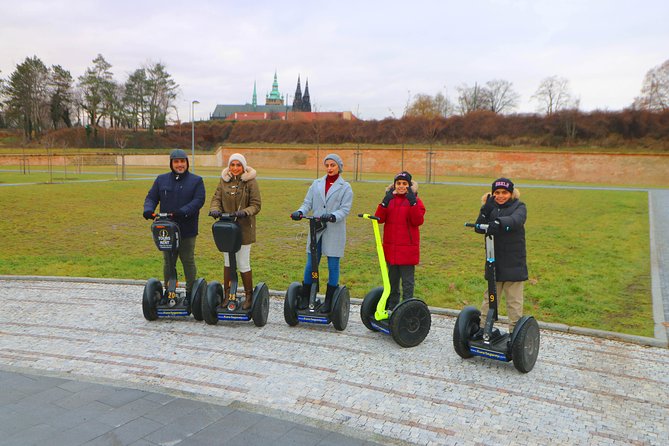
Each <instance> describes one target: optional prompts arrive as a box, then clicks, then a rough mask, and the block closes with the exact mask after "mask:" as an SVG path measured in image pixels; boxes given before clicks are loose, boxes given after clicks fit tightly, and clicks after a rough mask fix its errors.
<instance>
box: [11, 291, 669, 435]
mask: <svg viewBox="0 0 669 446" xmlns="http://www.w3.org/2000/svg"><path fill="white" fill-rule="evenodd" d="M0 285H1V288H0V289H1V290H2V291H1V294H0V299H1V300H2V301H3V302H4V304H5V305H4V309H3V310H4V311H2V314H1V315H0V366H2V367H5V368H16V369H23V370H27V369H29V370H31V371H32V372H34V373H39V372H40V371H43V372H44V373H49V374H57V375H58V376H64V377H78V378H85V379H90V380H93V381H95V380H96V379H109V380H113V381H114V382H116V383H126V384H127V385H128V386H129V387H133V386H134V387H138V388H146V389H163V390H165V389H167V390H172V391H183V392H189V393H192V394H194V395H196V396H198V397H199V398H202V399H204V400H205V401H209V402H214V403H217V404H220V405H224V406H225V405H242V406H243V407H249V408H251V410H255V411H263V410H267V411H269V412H271V411H281V413H284V414H288V415H289V416H290V417H293V420H295V421H298V422H302V423H305V424H307V425H319V423H320V424H321V425H323V426H328V428H329V429H331V430H336V431H338V432H341V433H352V434H353V435H354V436H355V437H356V438H360V437H361V436H362V437H364V438H365V439H367V440H372V441H376V442H379V443H385V444H388V443H400V444H401V443H406V444H421V445H424V444H434V445H437V444H445V445H450V444H458V445H467V444H496V445H507V444H508V445H511V444H542V445H551V444H556V445H557V444H560V445H562V444H588V445H598V444H601V445H611V444H639V445H645V444H648V445H664V444H669V425H668V423H667V419H669V377H668V376H667V371H668V370H669V350H667V349H665V348H656V347H643V346H640V345H634V344H626V343H622V342H619V341H614V340H607V339H601V338H593V337H587V336H579V335H574V334H569V333H563V332H557V331H549V330H542V333H541V335H542V340H541V344H542V345H541V351H540V354H539V359H538V361H537V364H536V366H535V368H534V370H533V371H531V372H530V373H528V374H521V373H519V372H517V371H516V369H515V368H514V367H513V365H512V364H510V363H502V362H497V361H492V360H485V359H480V358H472V359H469V360H463V359H461V358H459V357H458V356H457V355H456V354H455V352H454V350H453V346H452V330H453V323H454V321H455V319H454V318H453V317H450V316H442V315H433V316H432V330H431V332H430V334H429V335H428V337H427V339H426V340H425V341H424V342H423V343H422V344H421V345H419V346H417V347H414V348H411V349H403V348H401V347H399V346H398V345H396V344H395V343H394V342H393V341H392V339H391V338H390V337H388V336H385V335H382V334H380V333H373V332H370V331H368V330H367V329H366V328H365V327H364V325H363V324H362V323H361V322H360V317H359V307H357V306H352V307H351V312H352V313H351V318H350V321H349V325H348V328H347V329H346V330H345V331H343V332H337V331H336V330H334V328H332V327H331V326H327V327H323V326H310V325H305V324H300V325H298V326H297V327H289V326H288V325H286V323H285V322H284V320H283V303H282V301H281V300H279V299H272V301H271V305H270V314H269V320H268V323H267V325H266V326H265V327H263V328H257V327H255V326H254V325H253V323H250V322H249V323H233V322H219V324H218V325H216V326H207V325H206V324H204V323H203V322H197V321H195V320H194V319H192V318H183V319H173V320H166V319H160V320H158V321H154V322H149V321H146V320H145V319H144V318H143V316H142V309H141V295H142V289H143V288H142V286H137V285H114V284H95V283H71V282H62V283H61V282H48V281H25V280H23V281H19V280H0ZM3 391H4V390H3ZM245 405H246V406H245ZM2 434H3V432H2V431H1V430H0V438H2V437H3V435H2ZM147 444H149V443H147Z"/></svg>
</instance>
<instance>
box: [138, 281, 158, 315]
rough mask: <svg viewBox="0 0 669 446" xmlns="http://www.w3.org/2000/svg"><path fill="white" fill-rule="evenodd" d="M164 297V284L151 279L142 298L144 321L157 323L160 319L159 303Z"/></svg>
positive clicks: (145, 286)
mask: <svg viewBox="0 0 669 446" xmlns="http://www.w3.org/2000/svg"><path fill="white" fill-rule="evenodd" d="M162 296H163V284H162V283H160V280H158V279H149V280H147V282H146V285H144V296H143V297H142V312H143V313H144V319H146V320H147V321H155V320H156V319H158V309H157V306H158V301H159V300H160V298H161V297H162Z"/></svg>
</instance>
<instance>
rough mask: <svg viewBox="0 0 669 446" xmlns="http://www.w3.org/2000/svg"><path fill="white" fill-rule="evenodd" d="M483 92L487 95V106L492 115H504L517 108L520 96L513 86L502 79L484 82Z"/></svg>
mask: <svg viewBox="0 0 669 446" xmlns="http://www.w3.org/2000/svg"><path fill="white" fill-rule="evenodd" d="M485 85H486V88H485V92H486V93H487V94H488V100H487V102H488V106H489V107H490V111H491V112H493V113H500V114H501V113H504V112H508V111H511V110H513V109H514V108H516V107H517V106H518V100H519V99H520V95H519V94H518V93H516V91H515V90H514V89H513V84H512V83H511V82H509V81H505V80H502V79H494V80H491V81H488V82H486V84H485Z"/></svg>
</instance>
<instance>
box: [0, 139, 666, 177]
mask: <svg viewBox="0 0 669 446" xmlns="http://www.w3.org/2000/svg"><path fill="white" fill-rule="evenodd" d="M236 151H241V152H242V153H243V154H244V156H245V157H246V159H247V161H248V163H249V165H251V166H253V167H254V168H258V169H296V170H300V169H309V170H315V169H316V163H317V162H318V163H322V162H323V158H324V157H325V156H326V155H327V154H328V153H330V152H331V151H332V149H328V148H322V149H320V150H318V151H317V150H316V149H297V148H296V149H290V148H288V149H266V148H244V149H242V150H240V149H232V148H229V147H221V148H219V149H218V150H217V151H216V153H215V154H212V155H201V154H197V155H196V157H195V166H204V167H218V166H222V165H223V163H224V162H227V160H228V158H229V157H230V155H231V154H232V153H234V152H236ZM335 152H336V153H337V154H338V155H339V156H341V157H342V159H343V160H344V171H345V172H346V175H347V177H348V178H349V179H351V178H353V177H354V175H355V172H356V171H358V172H360V173H361V174H365V173H389V174H393V173H397V172H399V171H400V170H401V166H402V165H404V168H405V169H406V170H409V171H410V172H411V173H412V174H414V175H415V176H416V178H418V180H419V181H424V180H425V177H426V175H427V171H428V170H427V169H428V166H429V167H430V169H431V176H432V178H433V179H434V178H435V177H437V176H439V177H440V179H443V177H448V176H475V177H488V178H492V177H498V176H507V177H511V178H519V179H526V180H540V181H542V180H543V181H548V180H550V181H568V182H578V183H601V184H616V185H645V186H660V187H669V154H667V155H663V154H653V155H651V154H639V155H637V154H604V153H599V154H598V153H574V152H565V151H562V152H506V151H474V150H434V151H429V150H424V149H412V150H410V151H409V150H405V151H402V150H401V149H399V148H398V149H360V150H356V149H336V150H335ZM190 156H191V155H190V152H189V157H190ZM48 162H49V157H47V156H46V155H27V156H25V157H24V156H22V155H0V165H14V166H16V165H23V163H28V165H30V166H40V165H42V166H46V165H48ZM51 162H52V165H54V166H59V165H60V166H62V165H63V164H64V163H66V162H67V164H68V165H72V164H76V165H79V164H81V165H83V166H85V165H114V162H116V163H118V164H119V165H120V164H121V157H120V156H113V155H94V154H82V155H69V156H68V157H67V158H66V157H64V156H61V155H57V156H52V157H51ZM191 162H192V161H191ZM125 164H126V166H165V167H167V166H169V155H167V154H165V155H125ZM363 178H364V175H363Z"/></svg>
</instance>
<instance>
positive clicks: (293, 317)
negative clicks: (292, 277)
mask: <svg viewBox="0 0 669 446" xmlns="http://www.w3.org/2000/svg"><path fill="white" fill-rule="evenodd" d="M301 290H302V284H301V283H300V282H293V283H291V284H290V285H289V286H288V290H287V291H286V298H285V299H284V300H283V318H284V319H285V320H286V324H288V325H290V326H291V327H294V326H296V325H297V324H298V323H299V321H298V320H297V299H298V297H299V295H300V291H301Z"/></svg>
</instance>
